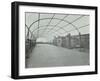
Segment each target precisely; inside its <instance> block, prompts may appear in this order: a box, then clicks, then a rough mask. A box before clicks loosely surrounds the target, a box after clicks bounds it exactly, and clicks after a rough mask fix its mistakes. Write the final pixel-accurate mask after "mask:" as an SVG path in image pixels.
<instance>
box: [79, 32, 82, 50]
mask: <svg viewBox="0 0 100 81" xmlns="http://www.w3.org/2000/svg"><path fill="white" fill-rule="evenodd" d="M79 45H80V51H81V47H82V45H81V33H80V32H79Z"/></svg>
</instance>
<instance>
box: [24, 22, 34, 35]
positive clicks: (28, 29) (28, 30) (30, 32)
mask: <svg viewBox="0 0 100 81" xmlns="http://www.w3.org/2000/svg"><path fill="white" fill-rule="evenodd" d="M25 27H26V28H27V29H28V32H30V33H31V37H32V36H33V37H34V35H33V33H32V32H31V31H30V30H29V28H28V26H27V25H26V24H25ZM27 36H28V34H27Z"/></svg>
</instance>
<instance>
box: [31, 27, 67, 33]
mask: <svg viewBox="0 0 100 81" xmlns="http://www.w3.org/2000/svg"><path fill="white" fill-rule="evenodd" d="M45 26H52V27H55V25H43V26H39V28H41V27H45ZM57 27H59V28H60V29H62V30H63V31H65V32H66V33H68V32H67V31H66V30H65V29H63V28H62V27H60V26H57ZM45 28H46V27H45ZM36 30H38V28H37V27H36V28H35V29H34V30H33V31H32V33H33V32H34V31H36Z"/></svg>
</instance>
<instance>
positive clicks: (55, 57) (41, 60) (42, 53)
mask: <svg viewBox="0 0 100 81" xmlns="http://www.w3.org/2000/svg"><path fill="white" fill-rule="evenodd" d="M77 65H89V53H85V52H79V51H76V50H72V49H67V48H62V47H57V46H53V45H49V44H37V45H36V47H35V48H34V49H33V50H32V53H31V54H30V57H29V58H27V59H26V68H34V67H55V66H77Z"/></svg>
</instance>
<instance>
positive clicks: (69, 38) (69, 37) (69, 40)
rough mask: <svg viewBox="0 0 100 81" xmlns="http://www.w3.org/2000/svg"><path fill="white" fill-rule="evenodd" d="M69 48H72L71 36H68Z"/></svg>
mask: <svg viewBox="0 0 100 81" xmlns="http://www.w3.org/2000/svg"><path fill="white" fill-rule="evenodd" d="M68 48H71V34H70V33H69V34H68Z"/></svg>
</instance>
